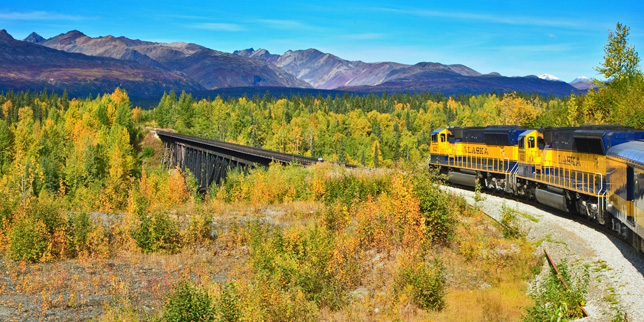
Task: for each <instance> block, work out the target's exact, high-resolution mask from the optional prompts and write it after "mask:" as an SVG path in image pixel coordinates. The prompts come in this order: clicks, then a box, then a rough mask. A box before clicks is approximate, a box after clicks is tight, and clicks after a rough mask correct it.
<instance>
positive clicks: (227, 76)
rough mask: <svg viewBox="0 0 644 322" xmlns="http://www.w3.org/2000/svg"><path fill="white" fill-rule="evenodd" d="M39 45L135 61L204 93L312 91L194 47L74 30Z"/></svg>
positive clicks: (270, 68)
mask: <svg viewBox="0 0 644 322" xmlns="http://www.w3.org/2000/svg"><path fill="white" fill-rule="evenodd" d="M40 44H41V45H43V46H46V47H49V48H53V49H58V50H63V51H66V52H70V53H82V54H85V55H89V56H100V57H110V58H115V59H119V60H125V61H136V62H138V63H140V64H142V65H146V66H152V67H158V68H163V69H165V70H168V71H174V72H180V73H182V74H184V75H185V76H186V77H187V78H189V79H191V80H193V81H194V82H197V83H199V84H200V85H201V86H202V87H204V88H205V89H215V88H224V87H244V86H278V87H302V88H307V87H311V86H310V85H309V84H307V83H306V82H303V81H301V80H299V79H297V78H295V77H293V76H292V75H291V74H288V73H286V72H284V71H283V70H281V69H280V68H277V67H275V66H274V65H272V64H269V63H266V62H264V61H258V60H254V59H247V58H244V57H241V56H238V55H232V54H228V53H224V52H220V51H217V50H212V49H208V48H206V47H203V46H199V45H196V44H188V43H183V42H175V43H170V44H166V43H156V42H149V41H141V40H133V39H129V38H126V37H114V36H105V37H96V38H92V37H88V36H86V35H85V34H83V33H81V32H80V31H76V30H74V31H70V32H67V33H64V34H60V35H58V36H55V37H52V38H50V39H47V40H45V41H42V42H40Z"/></svg>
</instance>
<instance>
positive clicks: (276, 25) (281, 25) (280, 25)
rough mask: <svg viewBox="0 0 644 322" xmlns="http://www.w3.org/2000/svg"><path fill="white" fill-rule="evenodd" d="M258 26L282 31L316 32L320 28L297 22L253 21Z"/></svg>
mask: <svg viewBox="0 0 644 322" xmlns="http://www.w3.org/2000/svg"><path fill="white" fill-rule="evenodd" d="M255 22H258V23H260V24H263V25H265V26H267V27H269V28H273V29H283V30H297V29H300V30H302V29H305V30H318V29H320V28H318V27H315V26H311V25H308V24H305V23H303V22H301V21H297V20H279V19H258V20H255Z"/></svg>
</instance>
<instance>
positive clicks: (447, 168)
mask: <svg viewBox="0 0 644 322" xmlns="http://www.w3.org/2000/svg"><path fill="white" fill-rule="evenodd" d="M428 163H429V166H430V167H431V168H435V169H438V171H440V173H442V174H445V175H446V176H447V180H448V181H449V182H450V183H452V184H457V185H462V186H469V187H474V188H480V189H481V190H483V191H485V190H487V191H490V192H495V193H499V194H505V195H511V196H514V197H516V198H520V199H525V200H529V201H536V202H537V203H539V204H542V205H545V206H548V207H552V208H555V209H558V210H562V211H565V212H568V213H573V214H575V215H579V216H583V217H586V218H588V219H590V220H592V221H595V222H597V223H599V224H600V225H603V226H606V227H607V228H609V229H612V230H613V231H615V232H616V233H617V234H618V235H619V236H620V237H621V238H622V239H623V240H625V241H626V242H628V243H630V244H631V245H632V246H633V247H635V249H637V250H638V251H640V252H644V131H641V130H636V129H634V128H629V127H624V126H616V125H588V126H580V127H546V128H538V129H537V128H526V127H520V126H508V125H496V126H486V127H445V128H439V129H435V130H433V131H432V132H431V142H430V156H429V158H428Z"/></svg>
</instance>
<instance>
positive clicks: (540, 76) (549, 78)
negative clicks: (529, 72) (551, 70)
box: [537, 74, 559, 81]
mask: <svg viewBox="0 0 644 322" xmlns="http://www.w3.org/2000/svg"><path fill="white" fill-rule="evenodd" d="M537 77H539V78H541V79H545V80H551V81H558V80H559V77H557V76H553V75H550V74H541V75H539V76H537Z"/></svg>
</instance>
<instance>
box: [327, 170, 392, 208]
mask: <svg viewBox="0 0 644 322" xmlns="http://www.w3.org/2000/svg"><path fill="white" fill-rule="evenodd" d="M389 184H390V181H389V177H388V176H386V175H382V174H373V175H369V174H365V173H361V174H357V173H355V172H349V171H346V170H345V171H341V172H340V173H339V174H338V175H336V176H330V177H328V178H326V180H325V188H324V191H325V192H324V195H323V197H322V200H323V201H324V202H325V203H326V204H327V205H329V204H333V203H335V202H339V203H340V204H342V205H344V206H347V207H348V206H351V205H352V204H354V203H357V202H361V201H365V200H367V198H368V197H369V196H372V197H375V196H378V195H379V194H381V193H383V192H386V191H387V189H388V187H389Z"/></svg>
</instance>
